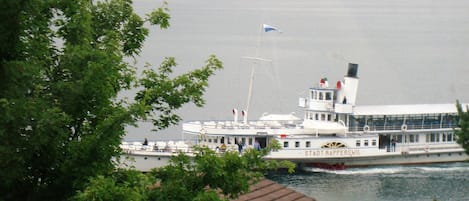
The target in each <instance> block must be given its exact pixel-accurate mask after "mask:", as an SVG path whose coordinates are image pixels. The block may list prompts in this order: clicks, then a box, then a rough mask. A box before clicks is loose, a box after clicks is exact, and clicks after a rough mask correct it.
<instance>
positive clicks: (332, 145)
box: [321, 142, 347, 149]
mask: <svg viewBox="0 0 469 201" xmlns="http://www.w3.org/2000/svg"><path fill="white" fill-rule="evenodd" d="M345 147H347V146H345V144H343V143H342V142H328V143H326V144H324V145H322V146H321V148H330V149H336V148H345Z"/></svg>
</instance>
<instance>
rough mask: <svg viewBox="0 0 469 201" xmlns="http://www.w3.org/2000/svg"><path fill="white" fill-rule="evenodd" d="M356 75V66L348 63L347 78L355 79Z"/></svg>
mask: <svg viewBox="0 0 469 201" xmlns="http://www.w3.org/2000/svg"><path fill="white" fill-rule="evenodd" d="M357 74H358V64H354V63H349V64H348V71H347V77H354V78H356V77H357Z"/></svg>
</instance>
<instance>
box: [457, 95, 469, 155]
mask: <svg viewBox="0 0 469 201" xmlns="http://www.w3.org/2000/svg"><path fill="white" fill-rule="evenodd" d="M456 107H457V108H458V114H459V123H460V124H459V127H460V129H458V130H456V136H457V137H458V138H457V142H458V143H459V144H460V145H461V146H462V147H463V148H464V149H465V150H466V154H469V106H466V108H465V110H464V108H463V107H462V105H461V103H459V101H457V102H456Z"/></svg>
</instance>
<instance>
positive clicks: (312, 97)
mask: <svg viewBox="0 0 469 201" xmlns="http://www.w3.org/2000/svg"><path fill="white" fill-rule="evenodd" d="M311 99H313V100H314V99H316V92H315V91H311Z"/></svg>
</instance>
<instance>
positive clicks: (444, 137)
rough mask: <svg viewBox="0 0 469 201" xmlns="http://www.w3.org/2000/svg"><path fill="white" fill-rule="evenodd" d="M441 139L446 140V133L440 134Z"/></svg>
mask: <svg viewBox="0 0 469 201" xmlns="http://www.w3.org/2000/svg"><path fill="white" fill-rule="evenodd" d="M441 141H442V142H446V133H442V134H441Z"/></svg>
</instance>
